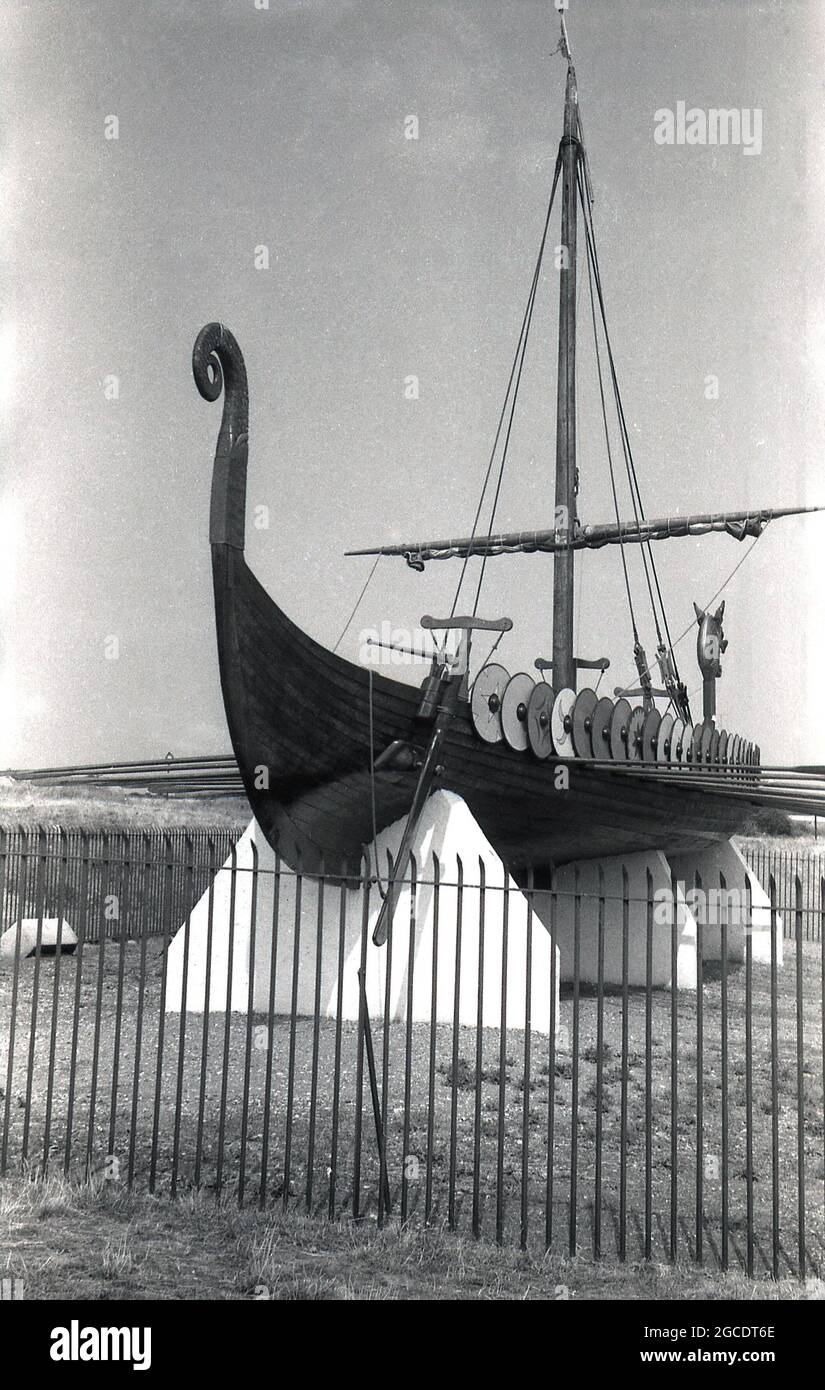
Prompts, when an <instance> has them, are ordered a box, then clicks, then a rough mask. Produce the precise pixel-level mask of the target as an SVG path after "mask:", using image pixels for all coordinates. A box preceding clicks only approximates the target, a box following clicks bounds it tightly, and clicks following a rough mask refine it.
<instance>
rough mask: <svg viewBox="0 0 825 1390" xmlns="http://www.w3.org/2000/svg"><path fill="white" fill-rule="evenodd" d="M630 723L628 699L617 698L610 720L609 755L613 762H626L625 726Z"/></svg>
mask: <svg viewBox="0 0 825 1390" xmlns="http://www.w3.org/2000/svg"><path fill="white" fill-rule="evenodd" d="M629 723H630V701H629V700H617V701H616V703H615V705H614V707H613V718H612V719H611V721H610V756H611V758H612V759H613V761H614V762H617V763H624V762H627V728H628V725H629Z"/></svg>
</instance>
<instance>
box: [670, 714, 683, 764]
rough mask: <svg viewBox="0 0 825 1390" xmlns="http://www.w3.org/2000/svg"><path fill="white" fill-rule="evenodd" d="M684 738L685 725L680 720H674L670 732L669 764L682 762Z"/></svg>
mask: <svg viewBox="0 0 825 1390" xmlns="http://www.w3.org/2000/svg"><path fill="white" fill-rule="evenodd" d="M684 736H685V725H684V721H683V720H681V719H674V721H673V728H672V729H671V731H670V762H672V763H680V762H681V761H682V740H683V738H684Z"/></svg>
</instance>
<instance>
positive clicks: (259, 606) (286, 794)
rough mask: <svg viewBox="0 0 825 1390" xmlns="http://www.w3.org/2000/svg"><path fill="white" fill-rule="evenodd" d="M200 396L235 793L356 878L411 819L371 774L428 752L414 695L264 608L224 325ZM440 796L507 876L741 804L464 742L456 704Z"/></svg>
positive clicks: (408, 791) (244, 403)
mask: <svg viewBox="0 0 825 1390" xmlns="http://www.w3.org/2000/svg"><path fill="white" fill-rule="evenodd" d="M192 366H193V373H194V377H195V382H196V384H197V387H198V390H199V391H200V393H201V395H202V396H203V397H204V398H205V399H206V400H210V401H214V400H217V399H218V397H219V395H220V394H221V391H222V390H223V391H224V408H223V416H222V420H221V428H220V433H219V436H218V445H217V450H216V453H215V462H214V467H213V473H212V505H211V513H210V525H209V537H210V543H211V546H212V567H213V579H214V590H215V615H216V623H217V639H218V658H219V664H220V675H221V685H222V688H223V697H224V705H225V708H226V717H227V722H228V724H229V732H230V736H231V739H232V746H233V749H234V751H235V756H236V758H237V761H238V766H239V768H240V771H241V775H242V777H243V781H244V786H245V788H246V792H247V796H248V797H249V801H250V804H251V806H252V809H253V811H254V813H255V816H256V818H257V820H258V822H259V824H260V825H261V828H262V829H263V831H264V833H265V834H266V836H267V838H268V839H269V841H270V843H271V844H272V845H273V847H274V848H276V849H277V850H278V851H279V852H280V854H281V855H282V856H283V858H284V859H285V860H286V862H287V863H288V864H289V865H290V866H291V867H293V868H298V867H299V866H300V867H302V868H303V869H304V870H305V871H306V872H309V873H317V872H319V870H320V869H321V868H322V867H323V868H325V869H326V870H327V871H330V872H337V871H339V870H340V869H341V868H342V867H346V868H348V869H349V870H350V871H353V872H357V871H358V869H359V868H360V865H361V859H362V851H363V847H364V846H365V845H367V844H369V843H370V841H371V840H372V839H373V838H374V836H375V833H376V832H377V831H381V830H383V829H384V828H385V827H386V826H388V825H390V824H392V822H393V821H396V820H398V819H399V818H400V817H401V816H403V815H405V814H406V813H407V811H408V810H409V807H410V803H411V800H412V797H413V793H414V790H415V785H416V781H417V776H418V773H417V771H415V770H410V771H401V770H390V769H389V768H383V769H381V770H377V771H376V772H375V775H374V778H373V777H371V775H370V766H371V756H370V745H371V738H372V748H373V750H374V754H375V756H376V757H377V756H378V755H380V754H381V753H382V752H383V751H384V750H385V749H386V748H388V747H389V745H390V744H391V743H392V742H393V741H394V740H397V739H401V740H406V741H408V742H410V743H412V744H413V745H415V746H416V747H418V748H420V749H422V751H423V749H424V748H425V746H426V744H427V742H428V740H429V727H428V726H426V725H425V726H424V727H423V728H422V727H419V724H418V721H417V711H418V707H419V702H420V693H419V691H418V690H416V689H415V688H414V687H412V686H409V685H405V684H404V683H403V682H401V681H395V680H390V679H389V678H388V677H386V676H384V675H382V674H380V673H378V672H374V673H372V674H371V673H370V672H369V671H368V670H365V669H363V668H362V667H360V666H355V665H353V663H352V662H349V661H346V660H344V659H343V658H342V657H339V656H336V655H335V654H334V653H332V652H329V651H327V650H326V649H325V648H323V647H321V646H320V645H319V644H318V643H317V642H314V641H313V640H312V638H310V637H308V636H307V634H306V633H305V632H303V631H302V630H301V629H300V628H299V627H297V626H296V625H295V624H294V623H293V622H291V621H290V620H289V618H287V617H286V615H285V614H284V613H283V612H282V611H281V609H280V608H279V607H278V605H277V604H276V603H274V602H273V600H272V599H271V598H270V596H269V595H268V594H267V593H266V591H265V590H264V589H263V588H262V586H261V585H260V584H259V583H258V580H257V579H256V578H255V576H254V575H253V573H252V571H251V570H250V569H249V567H248V566H247V564H246V562H245V560H244V556H243V547H244V513H245V500H246V466H247V440H248V392H247V381H246V368H245V366H244V361H243V356H242V354H241V351H240V348H239V347H238V344H237V342H236V341H235V339H234V337H233V336H232V334H231V333H230V332H229V330H228V329H227V328H225V327H224V326H223V325H222V324H219V323H212V324H208V325H207V326H206V327H205V328H204V329H202V330H201V332H200V334H199V335H198V338H197V341H196V343H195V347H194V350H193V354H192ZM441 766H442V768H443V771H442V772H441V774H440V775H439V777H438V779H437V782H436V784H435V785H436V786H438V787H443V788H446V789H448V790H450V791H453V792H456V793H457V794H458V795H459V796H461V797H462V798H463V799H464V801H466V803H467V805H468V806H469V808H470V810H471V811H472V813H473V815H474V816H475V818H476V820H477V821H478V823H479V825H480V826H481V828H482V830H483V831H484V833H485V835H486V836H487V838H488V839H489V840H490V842H491V843H492V844H493V845H494V846H495V848H496V850H497V852H498V853H499V855H500V856H501V857H502V859H504V860H505V861H506V862H507V863H508V864H509V865H510V867H511V868H512V869H513V870H514V871H515V872H516V873H517V874H518V873H520V872H522V871H526V870H527V869H528V868H532V869H533V870H534V871H536V872H537V873H539V874H540V873H542V872H543V871H545V870H549V869H550V868H551V867H552V866H553V865H554V864H560V863H564V862H565V861H569V860H571V859H575V858H588V857H590V858H592V857H593V856H595V855H599V854H628V853H632V852H634V851H636V850H643V849H651V848H661V849H670V850H674V851H676V850H688V849H692V848H695V847H696V848H698V847H701V846H702V845H703V844H706V843H707V841H708V840H709V839H714V838H717V837H719V836H724V835H730V834H731V833H732V832H733V831H734V830H736V829H737V828H738V827H739V826H740V825H741V823H742V821H743V819H745V818H746V817H747V816H748V815H749V814H750V812H751V806H750V804H749V802H748V801H747V800H742V799H736V800H734V799H733V798H732V797H729V796H725V795H722V794H719V793H717V792H713V791H711V790H709V789H707V788H699V787H697V788H693V787H685V786H684V785H667V784H666V783H665V782H661V781H655V782H654V781H652V780H648V779H644V780H643V779H639V778H634V777H631V776H628V775H627V773H626V772H625V773H622V772H621V771H619V770H617V771H615V772H614V771H612V770H610V769H606V770H601V769H598V768H595V767H589V766H584V765H582V764H576V763H575V762H573V763H568V764H567V765H566V766H567V769H568V772H569V787H567V788H564V789H559V788H557V785H556V780H557V779H556V770H557V766H558V764H557V761H556V760H555V759H553V758H551V759H548V760H547V761H546V762H540V761H538V760H537V759H535V758H533V757H532V755H531V754H529V753H517V752H514V751H513V750H512V749H510V748H509V747H507V746H506V745H505V744H503V743H498V744H493V745H491V744H488V743H485V742H484V741H483V740H481V739H479V738H478V737H477V735H476V734H475V732H474V730H473V727H472V724H471V721H470V714H469V706H468V705H466V704H463V705H461V704H460V705H459V710H458V714H457V716H456V717H455V718H454V720H453V722H452V724H451V726H450V730H449V733H448V736H447V740H446V743H445V745H444V750H443V758H442V760H441Z"/></svg>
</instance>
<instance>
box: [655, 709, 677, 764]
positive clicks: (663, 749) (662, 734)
mask: <svg viewBox="0 0 825 1390" xmlns="http://www.w3.org/2000/svg"><path fill="white" fill-rule="evenodd" d="M673 723H674V721H673V715H672V714H665V715H663V716H662V722H661V724H660V725H659V732H658V734H657V736H656V761H657V763H666V762H667V761H668V759H669V758H670V745H671V743H672V741H673Z"/></svg>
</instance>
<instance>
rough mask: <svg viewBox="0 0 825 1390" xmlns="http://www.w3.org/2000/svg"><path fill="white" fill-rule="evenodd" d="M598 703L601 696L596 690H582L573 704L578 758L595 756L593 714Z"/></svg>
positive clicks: (575, 745) (574, 737) (574, 741)
mask: <svg viewBox="0 0 825 1390" xmlns="http://www.w3.org/2000/svg"><path fill="white" fill-rule="evenodd" d="M598 703H599V697H598V695H597V694H596V692H595V690H590V689H585V690H580V691H579V693H578V695H577V696H576V703H575V705H574V706H573V747H574V748H575V750H576V757H577V758H592V757H593V744H592V743H591V741H590V732H591V730H592V728H593V715H594V714H595V712H596V706H597V704H598Z"/></svg>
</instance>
